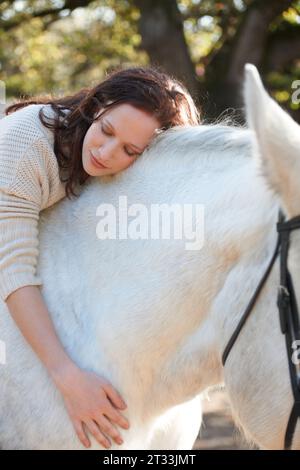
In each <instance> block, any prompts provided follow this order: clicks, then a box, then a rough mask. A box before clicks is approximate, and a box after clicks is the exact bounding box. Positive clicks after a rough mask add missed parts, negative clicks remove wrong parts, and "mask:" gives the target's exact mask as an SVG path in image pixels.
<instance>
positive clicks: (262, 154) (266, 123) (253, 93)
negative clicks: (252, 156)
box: [244, 64, 300, 216]
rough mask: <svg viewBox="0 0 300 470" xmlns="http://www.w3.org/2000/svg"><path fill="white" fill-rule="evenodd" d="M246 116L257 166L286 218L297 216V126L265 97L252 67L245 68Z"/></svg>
mask: <svg viewBox="0 0 300 470" xmlns="http://www.w3.org/2000/svg"><path fill="white" fill-rule="evenodd" d="M244 97H245V104H246V117H247V122H248V126H249V127H250V129H252V130H253V131H254V133H255V136H256V141H257V149H256V150H257V152H255V153H256V154H257V155H256V157H257V158H258V164H259V166H260V167H261V169H262V170H263V174H264V176H265V178H266V179H267V182H268V184H269V185H270V186H271V187H272V188H273V190H274V191H275V192H276V193H277V194H278V195H279V196H280V198H281V200H282V202H283V206H284V207H285V209H286V211H287V212H288V213H289V215H290V216H293V215H298V214H299V213H300V185H299V179H300V126H299V125H298V124H296V122H295V121H294V120H293V119H292V118H291V117H290V116H289V115H288V114H287V113H286V112H285V111H283V109H281V108H280V106H279V105H278V104H277V103H276V102H275V101H274V100H273V99H272V98H271V97H270V96H269V95H268V93H267V92H266V90H265V89H264V86H263V84H262V81H261V78H260V76H259V73H258V71H257V69H256V67H255V66H254V65H251V64H246V66H245V89H244Z"/></svg>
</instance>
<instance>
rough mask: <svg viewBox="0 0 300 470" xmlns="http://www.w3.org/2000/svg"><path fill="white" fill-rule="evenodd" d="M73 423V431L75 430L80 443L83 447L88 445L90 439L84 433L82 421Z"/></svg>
mask: <svg viewBox="0 0 300 470" xmlns="http://www.w3.org/2000/svg"><path fill="white" fill-rule="evenodd" d="M73 425H74V428H75V432H76V434H77V436H78V438H79V440H80V441H81V442H82V444H83V445H84V446H85V447H90V445H91V443H90V440H89V438H88V437H87V435H86V433H85V431H84V429H83V425H82V422H81V421H74V422H73Z"/></svg>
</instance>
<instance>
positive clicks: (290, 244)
mask: <svg viewBox="0 0 300 470" xmlns="http://www.w3.org/2000/svg"><path fill="white" fill-rule="evenodd" d="M245 101H246V114H247V121H248V125H249V127H250V128H251V129H252V130H253V131H254V158H256V163H257V166H258V168H259V170H260V172H261V173H262V176H263V178H264V180H265V183H266V184H267V185H268V187H269V188H271V190H272V191H273V192H274V193H275V194H276V197H277V200H278V201H279V206H280V208H281V210H282V212H283V213H284V216H285V220H286V221H285V222H284V223H280V224H279V225H278V229H279V234H280V237H279V239H278V243H279V245H278V247H280V250H277V254H278V253H279V256H280V263H279V265H280V269H279V271H280V278H279V276H278V271H277V274H274V271H273V273H272V275H271V277H272V280H273V282H275V283H276V285H277V287H279V286H280V289H279V297H278V305H279V306H280V311H281V330H282V332H283V333H285V332H287V334H286V345H287V356H286V357H287V358H288V360H289V364H288V361H284V362H283V361H279V360H278V356H277V361H276V360H275V356H276V353H277V352H278V351H279V349H281V352H282V351H283V350H282V348H281V346H282V344H281V341H280V337H279V336H278V334H277V331H276V329H277V327H276V329H275V323H273V327H274V328H273V330H272V331H271V330H270V338H269V346H270V347H269V352H270V351H271V353H272V354H271V355H270V354H269V356H266V357H267V358H268V359H266V361H267V360H269V361H270V360H272V363H273V364H272V365H273V366H274V364H277V366H276V369H279V368H280V374H281V380H280V381H278V380H277V381H276V379H275V378H274V377H275V376H276V375H277V376H278V370H275V371H274V367H273V376H274V377H272V383H273V392H272V397H270V393H269V392H267V390H269V389H268V387H267V386H265V387H264V392H263V390H262V388H260V396H261V399H263V400H264V401H266V402H267V401H270V400H269V399H270V398H271V399H272V402H273V404H275V402H276V403H277V404H276V406H277V408H276V406H274V407H273V411H274V413H275V414H273V425H274V426H273V428H272V429H273V433H272V434H273V437H269V438H266V436H264V438H263V439H262V435H261V439H262V440H261V442H263V445H265V444H268V443H269V444H271V446H272V445H275V446H279V447H280V446H281V443H280V441H281V440H282V434H283V432H284V431H286V434H285V446H286V447H289V446H290V445H291V443H292V442H293V444H294V447H295V446H296V447H297V448H299V445H300V439H299V434H297V431H296V432H295V434H294V430H296V427H295V426H294V425H292V426H291V427H290V425H291V423H292V421H293V419H294V421H295V423H297V414H299V411H298V410H297V407H296V406H294V402H296V401H298V402H300V390H299V392H297V390H298V387H297V374H298V375H299V354H295V349H296V350H298V351H299V346H300V340H299V338H300V334H299V318H298V316H299V313H298V312H297V306H298V311H299V306H300V186H299V179H300V155H299V150H300V129H299V126H298V124H296V122H295V121H293V119H292V118H291V117H290V116H289V115H288V114H287V113H286V112H284V111H283V110H282V109H281V108H280V106H279V105H278V104H277V103H276V102H275V101H274V100H273V99H272V98H270V96H269V95H268V94H267V92H266V91H265V89H264V87H263V84H262V81H261V79H260V77H259V74H258V72H257V70H256V68H255V67H254V66H252V65H249V64H248V65H246V83H245ZM274 225H275V224H274ZM274 230H275V227H274ZM275 254H276V252H275ZM275 254H274V258H273V259H274V261H275V260H276V257H275ZM269 266H270V267H271V266H273V263H271V264H270V265H269ZM270 269H271V268H270ZM275 277H276V280H275ZM267 278H270V273H269V274H268V276H267V277H266V279H267ZM270 293H271V297H272V299H273V300H274V302H269V304H268V305H269V306H268V305H267V303H265V304H264V308H263V309H262V308H261V305H262V303H261V304H260V310H261V312H263V316H262V317H261V318H268V315H267V314H268V312H267V311H266V309H268V308H269V307H270V308H271V310H272V319H274V316H273V313H274V315H275V311H274V310H275V308H276V303H275V301H276V291H275V292H274V290H272V291H271V290H270V285H269V294H270ZM294 294H295V296H294ZM259 302H264V300H262V299H261V297H260V299H258V295H257V296H256V298H255V301H254V303H253V305H254V304H257V303H259ZM251 310H252V309H251ZM251 310H250V311H251ZM246 311H247V310H246ZM257 314H258V312H257V311H256V322H257V321H259V320H258V316H257ZM269 320H270V317H269ZM278 326H279V322H278ZM256 327H257V324H256ZM274 335H275V337H276V338H277V346H276V347H275V346H274V344H273V345H271V342H270V339H271V337H272V336H273V342H274ZM268 336H269V335H268ZM295 340H296V341H295ZM261 341H262V337H261V338H260V342H261ZM265 341H268V338H266V339H265ZM295 343H296V344H295ZM260 346H261V344H260ZM279 346H280V348H279ZM296 352H297V351H296ZM285 355H286V353H285ZM224 357H225V356H224ZM282 359H283V356H282ZM293 364H294V365H293ZM295 365H296V367H295ZM281 369H282V370H281ZM297 369H298V370H297ZM288 371H289V372H291V371H292V372H291V375H290V377H291V383H292V384H293V387H292V389H293V390H294V393H293V394H292V389H291V386H290V381H287V379H288ZM265 372H266V371H265ZM265 372H264V373H265ZM264 373H261V377H262V376H263V375H264ZM270 379H271V377H270ZM273 379H274V380H273ZM298 380H299V377H298ZM280 382H282V384H283V383H285V385H287V384H288V385H289V389H290V396H288V395H289V393H288V389H287V388H286V387H285V386H281V384H280ZM274 385H275V386H274ZM253 390H254V391H255V389H253ZM295 390H296V392H295ZM293 395H294V396H293ZM287 401H289V404H287ZM287 407H288V408H289V411H291V410H293V412H295V413H294V414H293V412H292V413H291V414H290V416H291V418H290V420H289V424H288V425H287V422H288V418H289V416H288V415H287V412H286V410H287ZM298 407H299V404H298ZM258 408H259V407H258ZM270 409H271V407H270ZM283 410H284V412H283ZM269 411H270V410H269ZM262 414H263V413H261V416H262ZM271 414H272V413H271V412H270V416H271ZM279 415H282V417H281V418H280V416H279ZM270 416H269V417H268V422H269V424H268V426H269V425H270V422H271V419H270ZM295 417H296V418H295ZM260 419H261V423H260V426H259V430H258V428H256V431H253V429H254V428H255V427H253V429H252V432H253V435H255V434H256V436H258V435H259V434H260V433H261V432H262V429H263V422H264V419H263V418H260ZM285 420H286V422H285ZM276 422H277V424H275V423H276ZM256 424H257V423H256ZM291 428H292V432H289V431H290V430H291ZM275 435H277V436H278V437H277V438H276V437H275ZM292 438H294V440H292ZM268 439H269V440H268ZM272 439H273V440H272ZM276 439H277V443H276V444H275V442H276ZM258 440H259V439H258Z"/></svg>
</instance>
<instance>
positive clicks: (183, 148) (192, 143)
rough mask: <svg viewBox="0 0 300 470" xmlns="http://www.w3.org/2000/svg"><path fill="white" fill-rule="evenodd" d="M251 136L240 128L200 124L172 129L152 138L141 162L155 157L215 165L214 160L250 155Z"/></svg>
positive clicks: (250, 132) (247, 130)
mask: <svg viewBox="0 0 300 470" xmlns="http://www.w3.org/2000/svg"><path fill="white" fill-rule="evenodd" d="M252 138H253V133H252V131H250V130H249V129H247V128H245V127H241V126H239V127H238V126H233V125H227V124H226V123H221V124H203V125H200V126H176V127H173V128H171V129H168V130H167V131H165V132H163V133H161V134H159V135H158V136H157V137H156V138H155V139H153V141H152V143H151V145H150V146H149V148H148V149H147V150H146V151H145V153H144V154H143V157H142V158H144V159H145V160H148V159H151V158H153V155H156V154H158V155H159V158H168V157H169V158H171V159H172V160H174V159H176V158H181V159H189V158H190V157H189V156H190V155H192V156H193V159H194V158H196V159H198V158H201V161H202V162H203V164H205V165H206V164H207V163H208V164H209V163H210V162H211V163H213V164H214V165H216V159H220V161H221V160H222V159H223V158H225V157H226V158H227V157H229V158H230V159H232V158H233V159H236V158H245V157H249V156H251V149H252ZM170 149H171V151H170Z"/></svg>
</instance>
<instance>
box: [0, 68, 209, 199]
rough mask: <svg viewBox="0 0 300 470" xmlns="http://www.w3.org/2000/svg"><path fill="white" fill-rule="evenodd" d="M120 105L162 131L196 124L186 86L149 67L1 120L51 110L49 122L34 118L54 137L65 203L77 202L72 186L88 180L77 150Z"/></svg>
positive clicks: (115, 74)
mask: <svg viewBox="0 0 300 470" xmlns="http://www.w3.org/2000/svg"><path fill="white" fill-rule="evenodd" d="M122 103H127V104H131V105H132V106H134V107H136V108H138V109H140V110H143V111H145V112H147V113H149V114H150V115H152V116H154V117H155V118H156V119H157V120H158V122H159V123H160V125H161V127H160V129H161V130H162V131H163V130H166V129H168V128H170V127H173V126H176V125H178V126H180V125H192V126H193V125H199V124H200V113H199V110H198V109H197V107H196V105H195V103H194V101H193V99H192V97H191V95H190V94H189V92H188V91H187V89H186V88H185V86H184V85H183V84H182V83H181V82H180V81H178V80H176V79H175V78H173V77H171V76H169V75H168V74H166V73H165V72H164V71H163V70H162V69H161V68H160V67H154V66H149V67H131V68H127V69H119V70H114V71H112V72H111V73H110V74H108V75H107V76H106V78H105V79H104V80H103V81H102V82H100V83H99V84H98V85H96V86H94V87H92V88H83V89H81V90H80V91H79V92H77V93H76V94H73V95H70V96H64V97H62V98H55V97H53V96H42V97H33V98H31V99H29V100H23V101H19V102H17V103H14V104H12V105H10V106H8V107H7V108H6V110H5V114H6V115H8V114H11V113H13V112H15V111H17V110H19V109H21V108H24V107H25V106H28V105H30V104H45V105H46V104H50V105H51V107H52V109H53V111H54V118H52V119H50V118H49V117H48V118H47V116H45V114H44V113H43V108H42V109H41V110H40V111H39V118H40V120H41V122H42V124H43V125H44V126H46V127H47V128H48V129H51V130H52V131H53V133H54V153H55V155H56V158H57V161H58V165H59V168H60V179H61V181H62V182H66V187H65V188H66V195H67V197H70V194H72V195H73V196H78V195H77V194H75V192H74V189H75V186H76V184H79V185H82V184H83V183H84V182H85V181H86V180H87V179H88V177H89V175H88V174H87V173H86V172H85V170H84V168H83V165H82V145H83V140H84V137H85V134H86V132H87V130H88V128H89V127H90V125H91V124H92V123H93V122H94V121H95V120H96V119H99V117H100V116H102V114H103V113H104V112H106V111H107V110H109V109H110V108H112V107H113V106H117V105H119V104H122ZM99 111H102V112H101V114H100V116H99ZM47 119H48V120H47ZM63 173H64V175H65V176H63V175H62V174H63Z"/></svg>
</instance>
